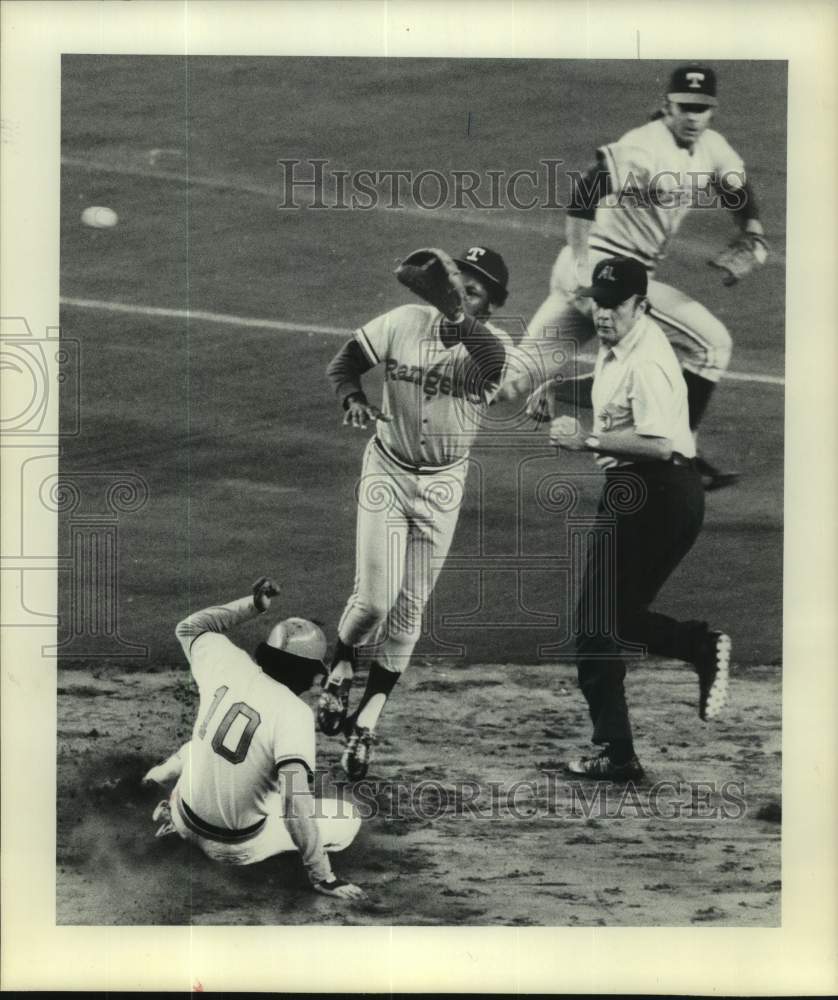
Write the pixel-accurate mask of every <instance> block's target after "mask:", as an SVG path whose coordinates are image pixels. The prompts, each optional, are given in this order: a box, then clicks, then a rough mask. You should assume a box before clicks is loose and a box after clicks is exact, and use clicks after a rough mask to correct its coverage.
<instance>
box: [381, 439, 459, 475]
mask: <svg viewBox="0 0 838 1000" xmlns="http://www.w3.org/2000/svg"><path fill="white" fill-rule="evenodd" d="M374 440H375V446H376V448H378V450H379V451H380V452H381V454H382V455H383V456H384V457H385V458H388V459H389V460H390V461H391V462H392V463H393V465H397V466H398V467H399V468H400V469H404V471H405V472H412V473H414V475H417V476H432V475H433V474H434V473H436V472H447V471H448V470H449V469H454V468H456V467H457V466H458V465H460V464H461V463H462V462H464V461H465V456H463V458H458V459H457V460H456V461H454V462H449V463H448V465H411V464H410V462H405V461H404V460H403V459H401V458H398V457H397V456H396V455H394V454H393V453H392V451H390V449H389V448H388V447H387V445H385V444H384V442H383V441H382V440H381V438H374Z"/></svg>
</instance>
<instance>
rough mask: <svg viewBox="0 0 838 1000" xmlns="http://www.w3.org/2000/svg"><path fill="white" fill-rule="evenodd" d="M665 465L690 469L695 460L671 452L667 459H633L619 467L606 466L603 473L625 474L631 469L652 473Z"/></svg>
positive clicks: (677, 452)
mask: <svg viewBox="0 0 838 1000" xmlns="http://www.w3.org/2000/svg"><path fill="white" fill-rule="evenodd" d="M667 465H677V466H678V467H679V468H691V467H692V466H694V465H695V459H694V458H687V456H686V455H682V454H681V452H680V451H673V452H672V454H671V455H670V457H669V458H667V459H663V458H647V459H642V458H638V459H635V460H634V461H632V462H624V463H623V464H621V465H610V466H607V467H606V469H605V471H606V473H609V472H626V471H630V470H631V469H637V470H638V471H642V470H644V469H648V470H652V471H653V470H654V469H656V468H658V469H660V468H661V467H664V466H667Z"/></svg>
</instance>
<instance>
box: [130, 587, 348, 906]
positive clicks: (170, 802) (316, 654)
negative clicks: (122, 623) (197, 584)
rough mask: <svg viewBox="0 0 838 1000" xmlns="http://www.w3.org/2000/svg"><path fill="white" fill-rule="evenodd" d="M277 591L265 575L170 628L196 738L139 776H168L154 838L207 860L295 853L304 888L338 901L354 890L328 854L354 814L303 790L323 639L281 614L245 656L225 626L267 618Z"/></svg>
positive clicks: (159, 779)
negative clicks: (310, 699)
mask: <svg viewBox="0 0 838 1000" xmlns="http://www.w3.org/2000/svg"><path fill="white" fill-rule="evenodd" d="M278 593H279V588H278V587H277V585H276V584H275V583H274V581H273V580H271V579H270V578H268V577H262V578H261V579H259V580H257V581H256V583H255V584H254V585H253V593H252V596H248V597H242V598H241V599H239V600H237V601H232V602H231V603H229V604H223V605H221V606H219V607H211V608H206V609H205V610H203V611H199V612H197V613H196V614H193V615H191V616H190V617H189V618H187V619H185V620H184V621H182V622H181V623H180V624H179V625H178V626H177V629H176V631H175V634H176V635H177V637H178V639H179V640H180V644H181V646H182V647H183V652H184V653H185V654H186V658H187V660H188V661H189V665H190V667H191V669H192V675H193V676H194V678H195V681H196V683H197V685H198V690H199V692H200V708H199V711H198V717H197V719H196V721H195V727H194V729H193V731H192V739H191V740H190V741H189V742H188V743H187V744H185V746H183V747H181V749H180V750H178V751H177V753H175V754H173V755H172V756H171V757H169V758H168V760H165V761H164V762H163V763H162V764H158V765H157V766H156V767H153V768H151V770H150V771H149V772H148V773H147V774H146V776H145V777H144V778H143V783H144V784H147V785H151V784H154V783H157V784H161V785H164V784H167V783H168V782H170V781H174V782H175V786H174V788H173V790H172V793H171V795H170V796H169V798H168V799H165V800H163V801H162V802H160V803H159V804H158V806H157V808H156V809H155V810H154V815H153V819H154V820H155V822H158V823H160V826H159V828H158V830H157V836H158V837H160V836H165V835H168V834H177V835H178V836H180V837H181V838H182V839H183V840H188V841H190V842H191V843H194V844H195V845H196V846H198V847H199V848H200V849H201V850H202V851H203V852H204V854H206V855H207V857H209V858H212V859H213V860H214V861H220V862H223V863H225V864H232V865H252V864H255V863H256V862H257V861H264V860H265V859H266V858H269V857H272V856H273V855H274V854H279V853H281V852H283V851H293V850H297V851H299V852H300V855H301V857H302V861H303V865H304V866H305V868H306V871H307V872H308V876H309V879H310V881H311V885H312V888H314V889H315V890H316V891H317V892H320V893H323V894H324V895H327V896H333V897H336V898H338V899H358V898H360V897H361V896H363V893H362V891H361V890H360V889H359V888H358V887H357V886H356V885H352V884H351V883H349V882H343V881H341V880H340V879H338V878H336V877H335V875H334V873H333V872H332V867H331V864H330V863H329V857H328V854H327V852H328V851H340V850H343V848H345V847H347V846H348V845H349V844H350V843H351V842H352V840H353V839H354V837H355V835H356V833H357V832H358V830H359V828H360V825H361V821H360V819H359V818H358V817H357V816H356V815H355V814H354V811H353V809H352V807H351V805H350V804H349V803H346V802H340V801H338V800H336V799H321V800H319V801H318V802H317V803H315V800H314V799H313V798H312V795H311V792H310V791H309V784H308V782H309V776H310V775H313V774H314V719H313V718H312V712H311V709H310V708H309V707H308V705H306V704H305V702H303V701H302V699H301V698H300V697H298V696H299V695H301V694H302V693H303V692H304V691H307V690H308V689H309V688H310V687H311V683H312V681H313V680H314V678H315V677H316V676H317V675H318V674H320V673H323V672H324V671H325V667H324V664H323V656H324V654H325V652H326V637H325V636H324V635H323V632H322V630H321V629H320V628H319V627H318V626H317V625H315V624H314V623H313V622H310V621H306V620H305V619H302V618H287V619H286V620H285V621H281V622H279V623H278V624H277V625H275V626H274V627H273V629H272V630H271V632H270V634H269V635H268V637H267V640H266V641H265V642H262V643H260V644H259V646H258V647H257V649H256V652H255V654H254V658H253V659H251V658H250V657H249V656H248V655H247V653H245V652H244V650H243V649H240V648H239V647H238V646H236V645H234V644H233V643H232V642H231V641H230V640H229V639H228V638H227V636H226V635H224V633H225V632H226V631H227V630H228V629H229V628H232V627H233V626H234V625H237V624H239V623H241V622H244V621H247V620H249V619H251V618H254V617H256V616H257V615H261V614H264V612H265V611H267V610H268V608H269V607H270V604H271V598H272V597H275V596H276V595H277V594H278Z"/></svg>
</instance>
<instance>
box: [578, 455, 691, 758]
mask: <svg viewBox="0 0 838 1000" xmlns="http://www.w3.org/2000/svg"><path fill="white" fill-rule="evenodd" d="M679 461H680V463H681V464H674V463H673V462H644V463H637V464H634V465H631V466H622V467H619V468H616V469H611V470H608V471H607V472H606V481H605V487H604V489H603V492H602V496H601V497H600V501H599V506H598V508H597V522H596V527H595V530H594V531H593V532H592V533H591V536H590V540H589V546H588V553H587V562H586V568H585V576H584V579H583V582H582V588H581V592H580V595H579V601H578V603H577V608H576V621H575V628H576V636H577V643H576V651H577V667H578V674H579V685H580V687H581V689H582V693H583V694H584V696H585V699H586V700H587V702H588V709H589V711H590V713H591V720H592V722H593V724H594V734H593V741H594V743H610V742H612V741H615V740H616V741H625V740H631V724H630V722H629V716H628V707H627V705H626V696H625V688H624V685H623V681H624V678H625V675H626V667H625V662H624V660H623V658H622V656H621V651H622V652H626V651H627V646H628V645H629V644H641V645H642V646H645V647H646V649H647V651H648V652H650V653H658V654H660V655H663V656H668V657H673V658H675V659H679V660H687V661H693V660H695V658H696V657H697V656H698V654H699V650H700V646H701V642H702V640H703V638H704V636H705V634H706V625H705V623H704V622H697V621H691V622H679V621H675V620H674V619H673V618H669V617H667V616H666V615H662V614H658V613H656V612H654V611H650V610H649V605H650V604H651V603H652V601H653V600H654V599H655V596H656V595H657V593H658V591H659V590H660V589H661V587H662V586H663V584H664V583H665V582H666V580H667V578H668V577H669V575H670V574H671V573H672V571H673V570H674V569H675V567H676V566H677V565H678V563H679V562H680V561H681V560H682V559H683V558H684V556H685V555H686V554H687V552H689V550H690V549H691V548H692V545H693V542H695V540H696V538H697V537H698V533H699V531H700V530H701V525H702V523H703V521H704V490H703V488H702V485H701V479H700V477H699V475H698V473H697V472H696V470H695V466H694V463H693V462H687V461H686V460H684V459H680V458H679Z"/></svg>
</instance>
